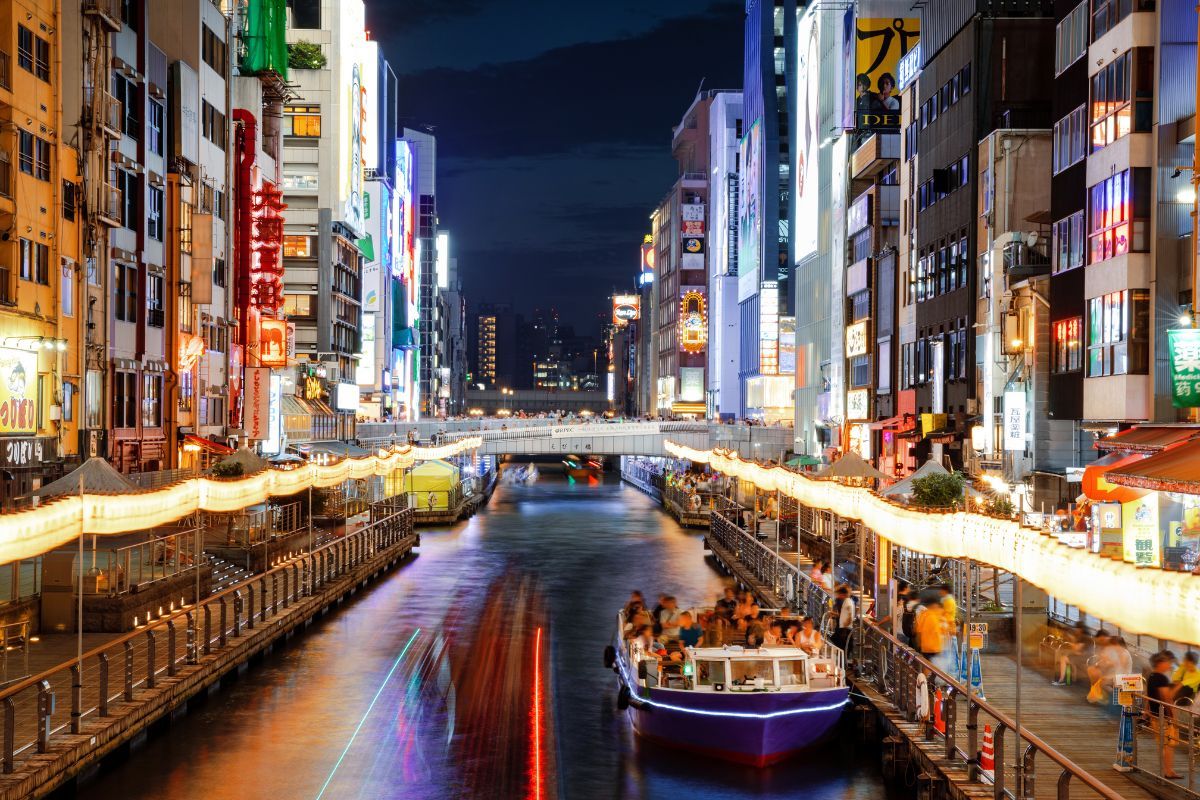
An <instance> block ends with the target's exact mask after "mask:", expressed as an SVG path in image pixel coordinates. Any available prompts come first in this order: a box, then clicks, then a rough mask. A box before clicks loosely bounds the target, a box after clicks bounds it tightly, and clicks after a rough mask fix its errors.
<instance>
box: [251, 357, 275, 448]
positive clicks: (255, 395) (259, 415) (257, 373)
mask: <svg viewBox="0 0 1200 800" xmlns="http://www.w3.org/2000/svg"><path fill="white" fill-rule="evenodd" d="M270 428H271V370H270V368H268V367H247V368H246V422H245V429H246V438H247V439H269V438H270V434H271V430H270Z"/></svg>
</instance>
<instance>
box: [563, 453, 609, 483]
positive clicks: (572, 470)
mask: <svg viewBox="0 0 1200 800" xmlns="http://www.w3.org/2000/svg"><path fill="white" fill-rule="evenodd" d="M562 463H563V472H565V473H566V474H567V477H570V478H574V479H575V480H586V479H588V478H599V477H600V473H602V472H604V462H603V461H601V460H600V459H599V458H596V457H595V456H590V457H588V458H580V457H579V456H576V455H570V456H567V457H566V458H564V459H563V462H562Z"/></svg>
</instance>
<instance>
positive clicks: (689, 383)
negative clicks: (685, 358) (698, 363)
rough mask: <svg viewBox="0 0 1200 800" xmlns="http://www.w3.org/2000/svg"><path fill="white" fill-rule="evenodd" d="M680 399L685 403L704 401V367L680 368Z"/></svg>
mask: <svg viewBox="0 0 1200 800" xmlns="http://www.w3.org/2000/svg"><path fill="white" fill-rule="evenodd" d="M679 399H680V401H681V402H684V403H703V402H704V367H680V368H679Z"/></svg>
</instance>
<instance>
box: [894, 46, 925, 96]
mask: <svg viewBox="0 0 1200 800" xmlns="http://www.w3.org/2000/svg"><path fill="white" fill-rule="evenodd" d="M920 74H921V43H920V42H917V44H915V45H914V46H913V48H912V49H911V50H909V51H908V52H907V53H905V54H904V56H903V57H902V58H901V59H900V61H899V63H897V64H896V91H898V92H903V91H904V90H905V89H907V88H908V86H909V84H911V83H912V82H913V81H915V80H916V79H917V76H918V75H920Z"/></svg>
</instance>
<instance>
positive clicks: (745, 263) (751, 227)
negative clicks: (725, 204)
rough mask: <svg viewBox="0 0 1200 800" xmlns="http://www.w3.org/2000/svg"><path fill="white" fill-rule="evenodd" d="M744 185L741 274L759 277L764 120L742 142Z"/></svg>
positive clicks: (740, 214)
mask: <svg viewBox="0 0 1200 800" xmlns="http://www.w3.org/2000/svg"><path fill="white" fill-rule="evenodd" d="M739 150H740V154H741V163H742V171H741V175H740V177H741V184H742V190H741V192H740V193H739V195H738V274H739V275H748V274H754V275H757V274H758V272H759V261H760V258H761V254H762V253H761V251H762V208H761V195H762V118H761V117H760V118H758V119H756V120H754V122H753V123H752V124H751V125H750V128H749V129H748V130H747V131H746V134H745V135H744V136H743V137H742V140H741V142H740V143H739Z"/></svg>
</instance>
